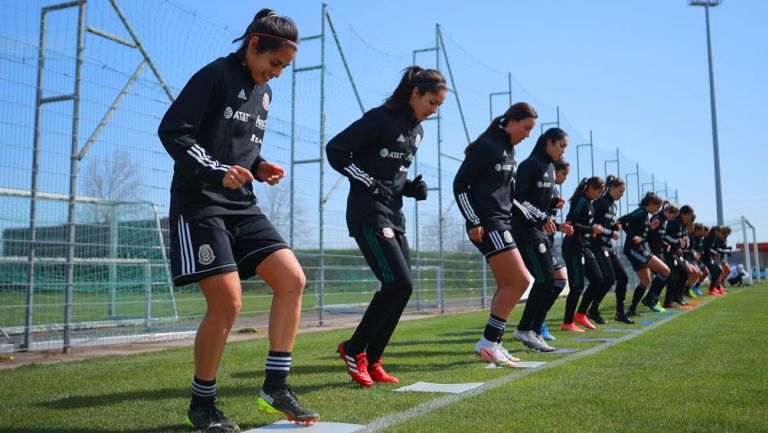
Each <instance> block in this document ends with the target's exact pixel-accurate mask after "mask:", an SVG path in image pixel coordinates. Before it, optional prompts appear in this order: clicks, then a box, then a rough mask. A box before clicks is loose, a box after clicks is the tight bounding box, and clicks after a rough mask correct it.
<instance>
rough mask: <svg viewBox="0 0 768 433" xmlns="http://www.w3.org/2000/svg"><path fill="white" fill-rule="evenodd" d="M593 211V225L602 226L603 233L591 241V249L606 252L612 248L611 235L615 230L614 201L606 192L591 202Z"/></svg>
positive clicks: (615, 207) (616, 208)
mask: <svg viewBox="0 0 768 433" xmlns="http://www.w3.org/2000/svg"><path fill="white" fill-rule="evenodd" d="M592 207H593V208H594V209H595V223H597V224H600V225H601V226H603V232H602V233H599V234H598V235H597V237H595V238H593V239H592V248H594V249H604V250H608V249H611V248H613V243H611V239H612V238H611V235H612V234H613V231H614V228H616V215H617V214H616V211H617V210H618V207H617V206H616V201H615V200H614V199H613V196H611V195H610V194H608V193H607V192H606V193H605V194H603V195H602V196H601V197H600V198H598V199H597V200H595V201H594V202H592Z"/></svg>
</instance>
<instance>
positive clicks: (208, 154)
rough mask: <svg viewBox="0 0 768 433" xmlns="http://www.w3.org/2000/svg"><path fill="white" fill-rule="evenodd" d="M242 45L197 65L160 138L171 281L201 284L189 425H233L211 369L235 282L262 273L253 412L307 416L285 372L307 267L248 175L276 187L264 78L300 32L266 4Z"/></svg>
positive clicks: (234, 303) (280, 64)
mask: <svg viewBox="0 0 768 433" xmlns="http://www.w3.org/2000/svg"><path fill="white" fill-rule="evenodd" d="M233 42H241V45H240V47H239V49H238V50H237V51H236V52H234V53H231V54H229V55H228V56H227V57H223V58H219V59H217V60H215V61H213V62H212V63H210V64H208V65H207V66H205V67H203V68H202V69H201V70H200V71H198V72H197V73H196V74H195V75H194V76H193V77H192V78H191V79H190V80H189V82H188V83H187V85H186V86H185V87H184V89H182V91H181V93H180V94H179V96H178V98H177V99H176V101H175V102H174V103H173V104H171V106H170V108H169V109H168V112H167V113H166V114H165V116H164V117H163V120H162V122H161V123H160V128H159V130H158V136H159V137H160V140H161V141H162V143H163V146H164V147H165V149H166V150H167V151H168V153H169V154H170V155H171V157H173V159H174V161H175V165H174V174H173V181H172V184H171V205H170V225H171V268H172V272H173V282H174V284H175V285H177V286H182V285H185V284H190V283H197V284H198V285H199V286H200V288H201V289H202V291H203V295H204V296H205V300H206V302H207V311H206V314H205V317H204V318H203V320H202V322H201V323H200V327H199V328H198V331H197V336H196V337H195V376H194V379H193V381H192V401H191V403H190V406H189V410H188V411H187V419H186V422H187V423H188V424H190V425H193V426H195V427H197V428H200V429H203V430H206V431H217V432H219V431H221V432H224V431H236V430H239V427H238V426H237V424H235V423H234V422H233V421H231V420H229V419H228V418H227V417H226V416H224V414H223V413H222V412H221V411H220V410H219V409H218V408H216V406H215V405H214V401H215V398H216V372H217V370H218V368H219V363H220V361H221V356H222V353H223V351H224V345H225V343H226V341H227V336H228V335H229V332H230V330H231V329H232V325H233V324H234V322H235V319H236V318H237V315H238V313H239V312H240V306H241V304H242V290H241V286H240V280H241V279H247V278H250V277H252V276H253V275H259V276H260V277H261V278H262V279H263V280H264V281H265V282H266V283H267V284H269V286H270V287H272V289H273V290H274V297H273V300H272V309H271V311H270V316H269V347H270V349H269V354H268V356H267V360H266V378H265V380H264V384H263V386H262V389H261V391H260V392H259V398H258V399H257V403H258V406H259V410H266V411H268V412H270V413H274V412H275V411H280V412H283V413H284V414H285V415H286V416H287V417H288V418H289V419H292V420H296V421H302V422H306V423H309V422H313V421H315V420H317V418H318V414H317V413H315V412H314V411H312V410H310V409H307V408H305V407H303V406H301V405H300V404H299V402H298V400H297V399H296V396H295V395H294V393H293V391H292V390H291V388H290V386H288V384H287V383H286V378H287V376H288V372H289V370H290V365H291V349H292V347H293V342H294V340H295V338H296V331H297V328H298V326H299V317H300V314H301V294H302V290H303V289H304V283H305V277H304V272H303V271H302V269H301V266H300V265H299V262H298V260H296V257H295V256H294V254H293V252H292V251H291V250H290V249H289V247H288V244H286V243H285V241H284V240H283V238H282V237H281V236H280V234H279V233H278V232H277V230H275V228H274V227H273V226H272V224H271V223H270V222H269V220H268V219H267V218H266V217H265V216H264V214H263V213H262V211H261V209H259V207H258V206H256V197H255V196H254V193H253V185H252V183H251V182H252V181H253V180H254V179H255V180H258V181H260V182H267V183H268V184H270V185H274V184H276V183H278V182H279V181H280V180H281V179H282V178H283V177H284V176H285V170H283V169H282V168H281V167H279V166H277V165H275V164H272V163H269V162H266V161H265V160H264V158H263V157H262V156H261V147H262V140H263V138H264V130H265V128H266V119H267V112H268V109H269V103H270V101H271V100H272V91H271V89H270V87H269V85H268V84H267V82H268V81H269V80H271V79H272V78H275V77H279V76H280V74H281V73H282V71H283V69H285V67H287V66H288V65H289V64H290V63H291V61H293V58H294V57H295V56H296V50H297V49H298V32H297V30H296V26H295V24H294V23H293V21H291V20H290V19H289V18H286V17H281V16H278V15H277V13H275V12H274V11H272V10H270V9H262V10H261V11H259V13H257V14H256V16H255V17H254V19H253V21H252V22H251V24H250V25H249V26H248V29H247V30H246V31H245V33H244V34H243V36H241V37H240V38H238V39H236V40H235V41H233Z"/></svg>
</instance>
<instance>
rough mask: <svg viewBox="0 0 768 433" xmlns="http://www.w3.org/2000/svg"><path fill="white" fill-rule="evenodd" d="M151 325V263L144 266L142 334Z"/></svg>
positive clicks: (148, 329) (147, 330)
mask: <svg viewBox="0 0 768 433" xmlns="http://www.w3.org/2000/svg"><path fill="white" fill-rule="evenodd" d="M151 323H152V262H149V261H148V262H147V263H146V264H145V265H144V332H149V331H150V329H151Z"/></svg>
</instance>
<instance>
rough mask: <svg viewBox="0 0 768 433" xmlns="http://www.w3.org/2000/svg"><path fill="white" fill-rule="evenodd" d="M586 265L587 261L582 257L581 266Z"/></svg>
mask: <svg viewBox="0 0 768 433" xmlns="http://www.w3.org/2000/svg"><path fill="white" fill-rule="evenodd" d="M585 263H587V261H586V259H585V258H584V256H581V264H582V265H583V264H585Z"/></svg>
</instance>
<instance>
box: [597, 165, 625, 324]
mask: <svg viewBox="0 0 768 433" xmlns="http://www.w3.org/2000/svg"><path fill="white" fill-rule="evenodd" d="M626 189H627V185H626V182H624V180H623V179H621V178H618V177H616V176H614V175H608V177H607V178H606V179H605V192H604V193H603V195H602V196H601V197H600V198H598V199H597V200H595V202H594V203H593V204H592V205H593V206H594V208H595V222H596V223H597V224H600V225H601V226H603V233H599V234H598V235H597V236H596V237H595V238H593V239H592V251H593V252H594V254H595V259H596V260H597V264H598V265H599V266H600V272H602V274H603V287H602V290H601V291H600V293H598V294H597V295H596V296H595V297H594V299H593V300H592V305H590V306H589V309H588V310H587V317H588V318H590V319H592V320H594V321H595V322H597V323H605V320H604V319H603V317H602V316H601V315H600V311H599V308H600V303H601V302H602V300H603V298H605V295H607V294H608V292H609V291H610V290H611V287H612V286H613V284H614V283H616V290H615V292H616V316H615V319H616V321H617V322H623V323H628V324H634V323H635V322H634V320H632V319H631V318H629V317H628V316H627V315H626V312H625V311H624V299H625V298H626V296H627V284H628V283H629V277H628V276H627V273H626V272H625V271H624V266H623V265H622V264H621V261H620V260H619V256H618V255H617V254H616V251H614V249H613V242H612V240H618V239H619V238H620V236H621V234H620V231H621V224H619V223H618V222H617V221H616V219H617V218H616V217H617V213H616V211H617V206H616V202H617V201H619V200H621V197H622V196H624V191H626Z"/></svg>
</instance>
